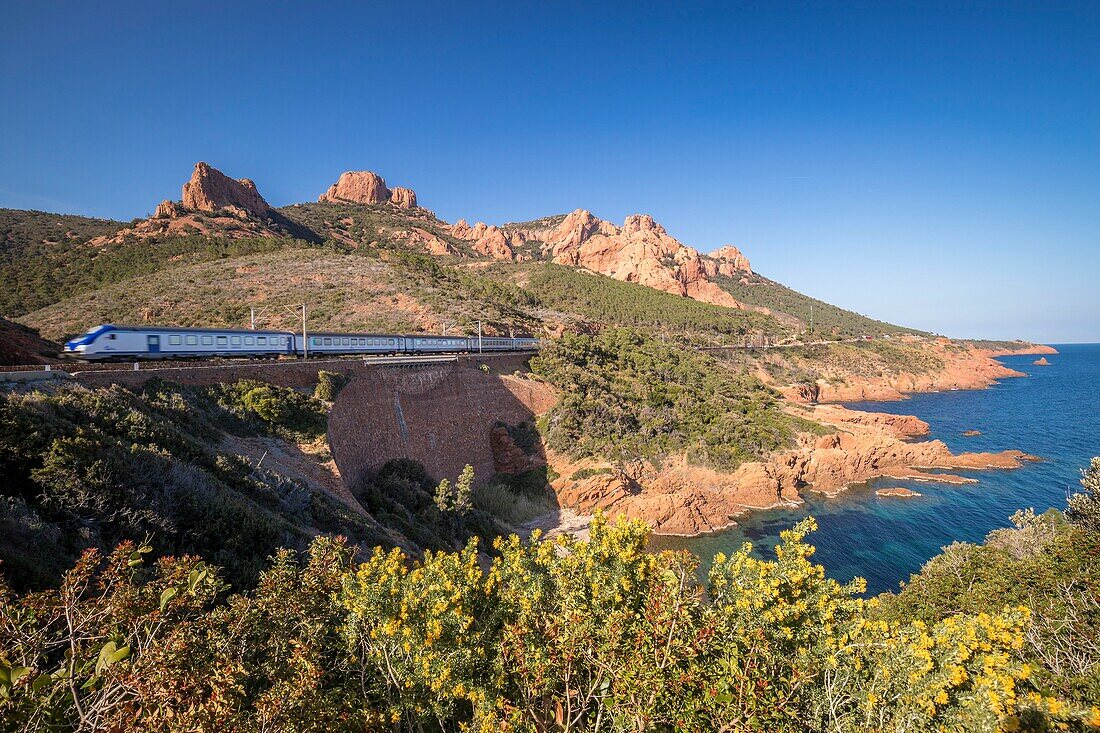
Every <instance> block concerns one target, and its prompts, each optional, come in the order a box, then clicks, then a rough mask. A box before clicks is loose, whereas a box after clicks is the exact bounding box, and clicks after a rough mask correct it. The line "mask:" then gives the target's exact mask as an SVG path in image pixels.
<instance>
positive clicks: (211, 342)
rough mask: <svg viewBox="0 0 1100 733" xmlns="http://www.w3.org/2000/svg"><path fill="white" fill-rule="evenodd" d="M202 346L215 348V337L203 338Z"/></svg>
mask: <svg viewBox="0 0 1100 733" xmlns="http://www.w3.org/2000/svg"><path fill="white" fill-rule="evenodd" d="M202 345H203V346H213V345H214V337H213V336H203V337H202Z"/></svg>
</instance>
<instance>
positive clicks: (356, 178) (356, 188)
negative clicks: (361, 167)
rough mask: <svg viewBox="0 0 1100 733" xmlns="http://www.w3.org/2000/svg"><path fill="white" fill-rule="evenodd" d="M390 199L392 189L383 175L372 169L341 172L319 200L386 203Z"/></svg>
mask: <svg viewBox="0 0 1100 733" xmlns="http://www.w3.org/2000/svg"><path fill="white" fill-rule="evenodd" d="M389 200H390V190H389V189H388V188H386V182H385V180H383V179H382V176H380V175H378V174H377V173H373V172H371V171H348V172H346V173H341V174H340V177H339V178H338V179H337V180H336V183H334V184H332V185H331V186H329V189H328V190H327V191H325V192H324V193H323V194H321V195H320V197H318V199H317V201H318V202H326V201H327V202H329V203H340V202H347V203H353V204H384V203H386V202H387V201H389Z"/></svg>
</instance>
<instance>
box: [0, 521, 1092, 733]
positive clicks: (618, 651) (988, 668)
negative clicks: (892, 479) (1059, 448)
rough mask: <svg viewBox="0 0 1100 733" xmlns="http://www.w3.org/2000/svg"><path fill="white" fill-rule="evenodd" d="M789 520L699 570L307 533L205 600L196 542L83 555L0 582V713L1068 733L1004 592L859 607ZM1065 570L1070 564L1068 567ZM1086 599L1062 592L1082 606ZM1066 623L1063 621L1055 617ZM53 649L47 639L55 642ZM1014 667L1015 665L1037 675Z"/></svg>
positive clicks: (593, 536)
mask: <svg viewBox="0 0 1100 733" xmlns="http://www.w3.org/2000/svg"><path fill="white" fill-rule="evenodd" d="M814 526H815V525H814V522H813V520H806V521H803V522H801V523H799V524H798V525H796V526H795V527H794V528H793V529H791V530H789V531H787V532H784V533H783V534H782V541H781V542H780V544H779V546H778V547H777V548H776V553H775V558H774V559H762V558H760V557H758V556H756V555H754V554H753V552H752V548H751V547H750V546H748V545H746V546H744V547H742V548H741V549H740V550H739V551H738V552H736V553H734V554H733V555H732V556H729V557H725V556H718V557H716V558H715V561H714V563H713V566H712V568H711V569H710V571H709V574H708V577H707V581H706V583H702V582H700V580H699V578H698V574H697V570H698V568H697V560H696V558H694V557H693V556H691V555H690V554H688V553H682V552H681V553H674V552H660V553H654V552H650V551H649V550H648V549H647V546H646V545H647V541H648V537H649V530H648V528H647V527H646V525H645V524H643V523H641V522H638V521H629V520H625V519H618V520H615V521H610V520H608V519H607V518H606V517H604V516H602V515H599V516H597V517H596V518H595V519H594V520H593V522H592V525H591V530H590V536H589V537H588V539H586V540H582V539H578V538H576V537H572V536H559V537H555V538H553V539H549V540H544V539H542V538H541V537H540V536H538V535H535V537H534V538H533V539H532V540H531V541H527V542H525V541H521V540H520V539H519V538H517V537H510V538H507V539H501V540H498V541H497V542H496V543H495V545H494V547H493V548H492V550H491V552H488V553H482V552H479V549H478V546H477V544H476V543H475V542H471V543H470V544H468V545H466V547H465V548H463V549H462V550H459V551H455V552H429V553H427V554H425V555H424V557H423V558H421V559H419V560H413V559H411V558H409V557H408V556H406V555H405V554H404V553H403V552H402V551H400V550H391V551H388V552H387V551H384V550H382V549H380V548H379V549H376V550H374V552H373V553H371V554H370V555H369V556H367V557H366V558H365V560H363V561H362V562H361V563H359V564H358V565H356V564H355V562H354V560H353V552H354V550H353V548H352V547H350V546H348V545H347V543H345V542H344V541H342V540H339V539H335V540H334V539H328V538H319V539H317V540H316V541H315V542H314V544H313V546H312V548H311V551H310V555H309V558H308V560H307V561H306V562H305V563H304V564H303V563H302V562H301V561H300V560H299V559H298V558H297V557H296V556H295V554H294V553H292V552H290V551H283V552H280V553H278V554H277V555H276V556H275V557H273V558H272V559H271V561H270V565H269V567H268V569H267V570H265V571H264V572H263V573H262V574H261V577H260V581H259V584H258V585H257V587H256V588H255V589H253V590H252V591H250V592H248V593H238V594H234V595H232V596H229V597H228V598H222V597H221V594H223V593H224V591H225V585H224V583H223V582H222V581H221V580H220V579H219V576H218V573H217V570H216V569H214V568H208V567H207V566H206V565H205V564H203V563H202V562H201V561H199V560H198V559H197V558H183V559H180V560H173V559H164V560H162V561H160V562H159V563H158V565H157V566H156V567H155V568H154V569H152V570H151V571H149V570H146V569H144V568H143V566H142V555H143V553H144V552H145V550H144V548H136V547H135V546H133V545H125V546H123V547H121V548H120V549H119V550H118V551H117V552H115V553H114V554H112V555H111V556H110V557H108V558H103V557H101V556H98V555H97V554H95V553H90V554H88V555H87V556H86V557H85V558H84V559H83V560H82V561H81V563H80V564H79V565H78V567H77V568H76V569H75V570H73V571H72V572H71V573H70V574H69V575H67V576H66V579H65V581H64V583H63V585H62V587H61V588H60V589H59V590H58V591H56V592H53V591H50V592H45V593H35V594H27V595H24V596H19V595H18V594H16V593H15V592H13V591H12V590H11V589H10V588H8V587H7V586H5V585H3V584H0V730H20V731H46V730H100V729H106V730H113V731H120V732H122V731H149V730H160V731H181V732H182V731H195V730H219V731H234V732H235V731H280V732H286V733H290V732H291V731H323V732H324V733H339V732H340V731H349V732H350V731H364V730H370V731H373V730H390V731H410V733H411V732H413V731H415V732H417V733H419V732H421V731H473V730H477V731H485V732H486V733H487V732H488V731H531V732H538V733H554V732H558V731H560V732H562V733H565V732H566V731H593V732H595V731H612V732H617V731H673V730H675V731H700V732H702V731H730V732H733V731H745V732H748V731H766V732H767V733H781V732H783V731H821V732H822V733H824V732H825V731H829V732H830V733H842V732H847V731H851V732H853V733H855V732H856V731H860V732H862V731H895V732H897V733H903V732H904V733H919V732H921V731H933V730H936V731H939V730H948V731H990V732H992V731H1000V730H1006V731H1008V730H1018V731H1048V730H1049V731H1058V730H1067V731H1085V730H1088V729H1090V726H1092V727H1095V726H1097V725H1098V724H1100V710H1097V708H1096V707H1091V708H1090V707H1088V705H1087V704H1086V705H1082V704H1081V698H1067V697H1066V696H1064V695H1059V694H1058V692H1057V691H1056V690H1052V689H1050V688H1049V687H1048V686H1046V685H1044V684H1042V683H1041V681H1042V680H1047V679H1052V678H1051V677H1050V673H1049V670H1048V671H1047V676H1046V677H1043V676H1041V675H1039V674H1037V670H1036V666H1035V664H1033V663H1032V662H1031V661H1029V659H1028V658H1027V651H1028V648H1029V645H1030V644H1032V643H1033V642H1032V641H1029V639H1028V637H1027V634H1026V630H1027V629H1030V628H1033V627H1034V619H1033V614H1032V613H1031V612H1030V611H1029V610H1028V609H1027V608H1024V607H1022V606H1009V607H1007V608H1003V609H996V610H992V611H977V612H971V613H951V614H947V615H944V616H942V617H938V618H935V619H933V620H931V621H925V620H922V619H915V618H905V617H900V616H896V615H895V616H889V615H888V614H885V613H883V606H884V604H886V603H888V602H889V597H882V599H873V600H863V599H862V598H860V595H861V594H862V591H863V589H864V585H863V583H862V581H860V580H858V579H857V580H856V581H853V582H851V583H847V584H841V583H838V582H837V581H835V580H832V579H830V578H828V577H827V576H826V574H825V571H824V569H823V568H822V567H821V566H820V565H816V564H814V563H813V562H812V557H813V553H814V548H813V547H812V546H810V545H809V544H807V542H806V541H805V540H806V537H807V535H808V534H809V532H811V531H812V530H813V529H814ZM1089 577H1092V576H1088V577H1086V578H1085V579H1084V581H1083V582H1087V581H1088V578H1089ZM1086 610H1087V609H1086ZM1073 628H1074V629H1077V628H1084V626H1079V627H1078V626H1075V627H1073ZM70 649H71V651H70ZM1037 680H1039V681H1040V682H1037Z"/></svg>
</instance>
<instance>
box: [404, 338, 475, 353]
mask: <svg viewBox="0 0 1100 733" xmlns="http://www.w3.org/2000/svg"><path fill="white" fill-rule="evenodd" d="M404 338H405V353H407V354H446V353H453V352H462V351H469V350H470V339H468V338H467V337H465V336H432V335H429V334H412V335H409V336H405V337H404ZM475 340H476V339H475Z"/></svg>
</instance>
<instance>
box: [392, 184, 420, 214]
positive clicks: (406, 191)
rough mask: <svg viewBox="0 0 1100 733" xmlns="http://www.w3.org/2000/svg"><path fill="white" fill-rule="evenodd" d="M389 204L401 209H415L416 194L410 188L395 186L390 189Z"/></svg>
mask: <svg viewBox="0 0 1100 733" xmlns="http://www.w3.org/2000/svg"><path fill="white" fill-rule="evenodd" d="M390 203H391V204H393V205H394V206H399V207H401V208H402V209H415V208H416V192H415V191H413V190H412V189H411V188H403V187H401V186H395V187H393V188H391V189H390Z"/></svg>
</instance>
